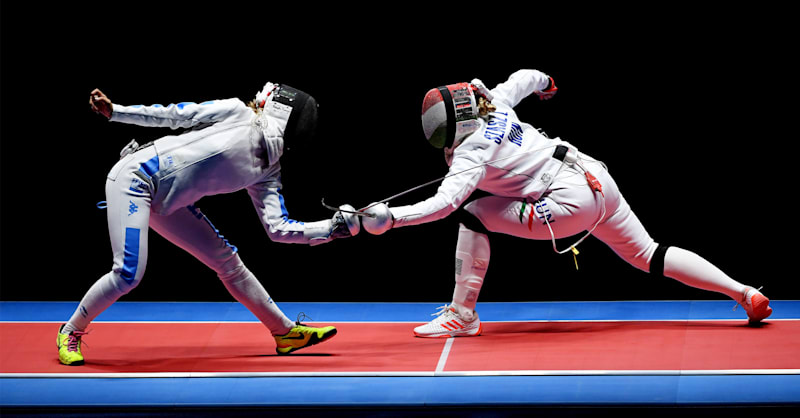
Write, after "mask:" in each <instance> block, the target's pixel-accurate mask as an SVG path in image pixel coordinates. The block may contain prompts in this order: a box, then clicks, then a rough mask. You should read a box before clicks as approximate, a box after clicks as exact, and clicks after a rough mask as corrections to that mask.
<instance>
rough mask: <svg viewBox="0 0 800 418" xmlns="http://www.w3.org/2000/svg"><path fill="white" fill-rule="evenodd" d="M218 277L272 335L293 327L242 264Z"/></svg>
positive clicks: (287, 330)
mask: <svg viewBox="0 0 800 418" xmlns="http://www.w3.org/2000/svg"><path fill="white" fill-rule="evenodd" d="M237 258H238V256H237ZM219 278H220V280H222V284H223V285H225V288H226V289H228V292H230V294H231V296H233V297H234V298H235V299H236V300H237V301H239V303H241V304H242V305H244V306H245V307H246V308H247V309H248V310H250V312H252V313H253V315H255V316H256V318H258V320H259V321H261V323H262V324H264V326H266V327H267V329H269V330H270V332H271V333H272V335H284V334H286V333H287V332H289V330H291V329H292V327H294V323H293V322H292V321H291V320H290V319H289V318H287V317H286V315H284V314H283V312H281V310H280V309H278V305H276V304H275V302H274V301H273V300H272V298H271V297H270V296H269V294H267V290H266V289H264V286H262V285H261V282H259V281H258V279H257V278H256V276H255V275H253V273H251V272H250V270H248V269H247V267H245V266H244V264H241V263H240V264H239V267H238V268H236V269H235V270H234V271H231V272H228V273H223V274H220V275H219Z"/></svg>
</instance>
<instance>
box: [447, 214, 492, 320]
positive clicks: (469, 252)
mask: <svg viewBox="0 0 800 418" xmlns="http://www.w3.org/2000/svg"><path fill="white" fill-rule="evenodd" d="M490 255H491V251H490V247H489V237H488V236H487V235H486V234H481V233H479V232H475V231H473V230H471V229H469V228H467V227H465V226H464V225H459V227H458V243H456V265H455V273H456V274H455V276H456V286H455V290H454V291H453V303H452V305H453V307H455V308H456V312H458V314H459V315H461V317H463V318H464V319H465V320H467V321H469V320H471V319H472V317H473V316H474V311H475V305H476V304H477V302H478V295H480V292H481V287H482V286H483V279H484V278H485V277H486V270H487V269H488V268H489V256H490Z"/></svg>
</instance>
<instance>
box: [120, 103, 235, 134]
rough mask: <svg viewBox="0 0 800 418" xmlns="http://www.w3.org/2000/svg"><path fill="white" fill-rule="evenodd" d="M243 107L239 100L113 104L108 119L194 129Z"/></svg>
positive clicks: (221, 118)
mask: <svg viewBox="0 0 800 418" xmlns="http://www.w3.org/2000/svg"><path fill="white" fill-rule="evenodd" d="M243 107H245V105H244V103H242V102H241V101H240V100H238V99H224V100H212V101H207V102H203V103H191V102H184V103H178V104H170V105H168V106H162V105H152V106H144V105H135V106H123V105H120V104H116V103H114V104H113V105H112V109H113V111H112V112H111V115H110V118H109V120H110V121H112V122H122V123H129V124H133V125H138V126H147V127H159V128H171V129H178V128H191V127H193V126H197V125H200V124H208V123H214V122H218V121H220V120H223V119H225V118H227V117H228V116H230V115H231V114H232V113H234V112H236V111H237V110H241V109H242V108H243Z"/></svg>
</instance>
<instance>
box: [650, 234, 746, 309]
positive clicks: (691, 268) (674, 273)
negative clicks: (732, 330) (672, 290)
mask: <svg viewBox="0 0 800 418" xmlns="http://www.w3.org/2000/svg"><path fill="white" fill-rule="evenodd" d="M664 276H667V277H669V278H672V279H675V280H678V281H680V282H682V283H684V284H686V285H689V286H692V287H696V288H698V289H703V290H710V291H713V292H719V293H722V294H725V295H728V297H730V298H731V299H733V300H735V301H737V302H741V300H742V299H743V295H744V293H745V292H746V291H747V289H748V288H749V286H745V285H743V284H741V283H739V282H737V281H736V280H733V279H732V278H730V277H728V275H726V274H725V273H723V272H722V270H720V269H719V268H717V267H716V266H714V265H713V264H711V263H710V262H708V261H707V260H706V259H704V258H702V257H700V256H699V255H697V254H695V253H693V252H691V251H686V250H684V249H681V248H678V247H669V249H668V250H667V252H666V254H665V255H664Z"/></svg>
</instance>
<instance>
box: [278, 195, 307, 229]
mask: <svg viewBox="0 0 800 418" xmlns="http://www.w3.org/2000/svg"><path fill="white" fill-rule="evenodd" d="M278 201H279V202H281V218H283V220H284V221H286V222H288V223H290V224H300V225H304V223H303V222H300V221H295V220H294V219H289V211H288V210H287V209H286V204H285V203H284V202H283V195H282V194H281V189H278Z"/></svg>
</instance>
